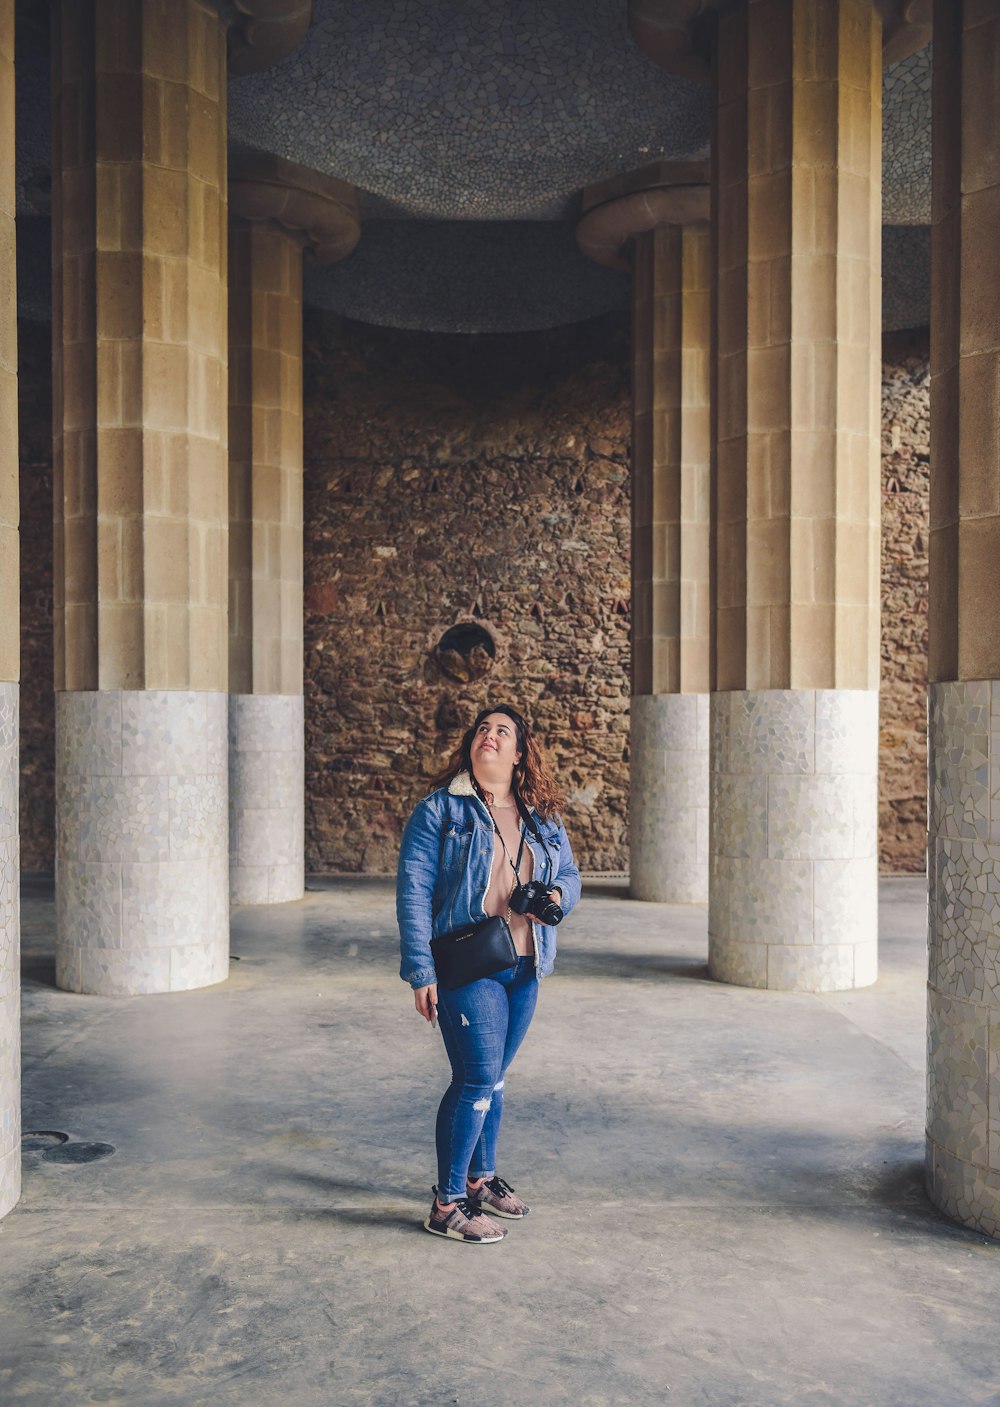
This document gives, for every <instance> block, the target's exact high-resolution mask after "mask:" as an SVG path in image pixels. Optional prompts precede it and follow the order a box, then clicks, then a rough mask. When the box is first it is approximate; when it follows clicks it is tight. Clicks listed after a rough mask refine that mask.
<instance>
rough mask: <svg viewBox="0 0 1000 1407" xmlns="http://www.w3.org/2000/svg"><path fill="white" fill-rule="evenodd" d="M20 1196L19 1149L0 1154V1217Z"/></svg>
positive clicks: (4, 1214)
mask: <svg viewBox="0 0 1000 1407" xmlns="http://www.w3.org/2000/svg"><path fill="white" fill-rule="evenodd" d="M20 1196H21V1149H20V1147H17V1148H12V1149H11V1151H10V1152H9V1153H3V1154H0V1217H4V1216H6V1215H7V1213H8V1212H9V1211H10V1210H11V1208H12V1207H14V1206H15V1205H16V1204H17V1202H18V1200H19V1198H20Z"/></svg>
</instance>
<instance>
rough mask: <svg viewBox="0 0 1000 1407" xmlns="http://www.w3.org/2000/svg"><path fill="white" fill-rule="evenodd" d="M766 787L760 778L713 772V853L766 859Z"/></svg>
mask: <svg viewBox="0 0 1000 1407" xmlns="http://www.w3.org/2000/svg"><path fill="white" fill-rule="evenodd" d="M767 783H768V778H767V777H762V776H743V775H740V774H739V773H732V772H713V773H712V775H711V781H710V785H709V804H710V806H711V808H712V819H711V825H712V828H713V830H712V841H711V843H712V851H713V854H716V855H726V856H728V857H729V858H730V859H734V860H740V859H755V860H757V859H759V860H762V859H764V858H765V856H766V855H767Z"/></svg>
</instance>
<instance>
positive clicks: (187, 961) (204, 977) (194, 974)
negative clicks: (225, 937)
mask: <svg viewBox="0 0 1000 1407" xmlns="http://www.w3.org/2000/svg"><path fill="white" fill-rule="evenodd" d="M228 976H229V954H228V952H223V951H222V950H221V949H220V948H219V945H218V944H217V943H201V944H190V945H189V946H187V947H178V948H171V949H170V990H171V991H172V992H187V991H190V990H191V989H192V988H193V987H212V986H214V985H215V984H216V983H217V982H225V980H226V978H227V977H228Z"/></svg>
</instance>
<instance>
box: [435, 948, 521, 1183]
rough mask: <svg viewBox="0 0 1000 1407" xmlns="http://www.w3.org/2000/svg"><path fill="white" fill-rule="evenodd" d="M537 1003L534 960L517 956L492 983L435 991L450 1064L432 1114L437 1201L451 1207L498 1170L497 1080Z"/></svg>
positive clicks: (484, 981) (500, 1090) (500, 1091)
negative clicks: (445, 1084) (470, 1183)
mask: <svg viewBox="0 0 1000 1407" xmlns="http://www.w3.org/2000/svg"><path fill="white" fill-rule="evenodd" d="M537 1000H538V978H537V977H536V976H535V960H534V958H531V957H524V958H518V960H517V962H516V963H515V964H514V966H513V967H505V968H504V970H503V971H502V972H497V973H495V974H494V975H493V976H492V977H483V978H481V979H480V980H479V981H478V982H470V983H469V984H468V985H467V986H465V987H456V988H455V989H454V991H450V992H448V991H446V990H445V989H444V987H439V988H438V1022H439V1024H440V1026H441V1034H442V1036H443V1037H444V1045H445V1050H446V1051H447V1052H448V1059H449V1060H450V1061H451V1084H450V1085H449V1086H448V1088H447V1090H446V1091H445V1095H444V1098H443V1099H442V1100H441V1107H440V1109H439V1110H438V1116H437V1158H438V1196H439V1197H440V1198H441V1201H442V1202H454V1201H456V1200H457V1199H458V1198H459V1197H465V1196H466V1195H467V1188H466V1185H465V1179H466V1176H469V1177H471V1178H472V1179H473V1181H475V1180H476V1179H477V1178H479V1177H482V1176H483V1175H484V1174H489V1175H491V1176H492V1174H493V1173H495V1172H496V1146H497V1136H498V1134H499V1132H500V1120H501V1118H502V1117H503V1082H504V1075H505V1073H506V1071H507V1068H508V1066H509V1065H510V1062H511V1061H512V1060H513V1059H514V1056H515V1054H516V1052H517V1048H518V1046H519V1045H520V1044H521V1042H522V1041H523V1040H524V1036H525V1032H526V1031H527V1029H528V1027H529V1025H530V1024H531V1018H532V1016H533V1015H534V1011H535V1002H536V1001H537Z"/></svg>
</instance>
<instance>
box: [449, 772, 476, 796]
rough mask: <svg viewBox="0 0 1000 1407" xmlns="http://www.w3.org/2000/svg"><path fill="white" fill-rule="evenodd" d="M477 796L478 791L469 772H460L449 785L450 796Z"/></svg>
mask: <svg viewBox="0 0 1000 1407" xmlns="http://www.w3.org/2000/svg"><path fill="white" fill-rule="evenodd" d="M475 794H476V789H475V787H474V786H473V785H472V778H471V777H470V776H469V774H468V772H459V773H458V775H457V776H455V777H452V779H451V781H450V782H449V783H448V795H449V796H475Z"/></svg>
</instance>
